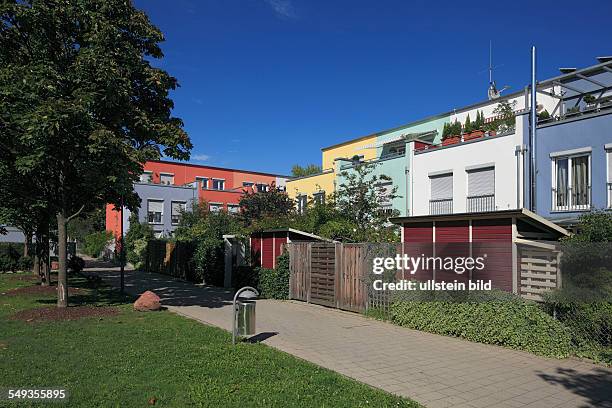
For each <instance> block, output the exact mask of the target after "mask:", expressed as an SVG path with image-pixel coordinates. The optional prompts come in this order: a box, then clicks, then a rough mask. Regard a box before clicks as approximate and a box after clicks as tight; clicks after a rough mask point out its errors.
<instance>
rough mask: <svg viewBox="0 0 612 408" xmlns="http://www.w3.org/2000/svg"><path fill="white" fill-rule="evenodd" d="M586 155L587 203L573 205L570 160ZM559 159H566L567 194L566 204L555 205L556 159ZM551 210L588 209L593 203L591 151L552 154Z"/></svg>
mask: <svg viewBox="0 0 612 408" xmlns="http://www.w3.org/2000/svg"><path fill="white" fill-rule="evenodd" d="M585 156H586V157H587V158H588V160H587V167H588V169H587V170H588V186H587V188H588V196H587V198H588V202H587V204H581V205H574V203H573V202H572V201H573V199H574V197H573V188H574V186H573V182H574V180H573V179H572V161H573V160H574V159H576V158H579V157H585ZM559 160H567V186H568V194H567V205H555V204H556V203H555V201H556V192H557V161H559ZM550 162H551V166H552V168H551V175H552V177H551V186H552V189H551V203H550V204H551V211H553V212H564V211H565V212H567V211H569V212H574V211H589V210H590V209H591V206H592V204H593V197H592V195H593V193H592V189H593V184H592V180H591V174H592V170H593V169H592V163H591V152H590V151H585V152H581V153H576V154H568V155H554V156H552V157H551V160H550Z"/></svg>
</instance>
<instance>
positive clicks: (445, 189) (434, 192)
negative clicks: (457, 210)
mask: <svg viewBox="0 0 612 408" xmlns="http://www.w3.org/2000/svg"><path fill="white" fill-rule="evenodd" d="M429 182H430V187H431V199H430V200H429V213H430V214H431V215H436V214H450V213H452V212H453V173H446V174H440V175H435V176H430V177H429Z"/></svg>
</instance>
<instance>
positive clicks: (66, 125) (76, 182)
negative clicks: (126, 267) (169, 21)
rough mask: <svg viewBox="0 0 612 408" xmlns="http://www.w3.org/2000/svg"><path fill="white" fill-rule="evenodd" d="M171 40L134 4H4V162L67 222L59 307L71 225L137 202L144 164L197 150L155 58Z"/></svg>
mask: <svg viewBox="0 0 612 408" xmlns="http://www.w3.org/2000/svg"><path fill="white" fill-rule="evenodd" d="M163 39H164V38H163V35H162V33H161V32H160V31H159V29H157V28H156V27H155V26H154V25H153V24H151V22H150V21H149V19H148V17H147V16H146V14H145V13H144V12H142V11H140V10H138V9H136V8H135V7H134V6H133V5H132V3H131V2H129V1H124V0H56V1H52V2H39V1H36V2H35V1H33V0H23V1H21V0H20V1H5V2H3V3H2V4H1V5H0V98H1V110H0V130H1V136H0V137H1V139H0V154H1V156H0V159H2V161H3V162H4V163H14V173H13V172H9V175H8V176H9V177H21V178H23V179H25V180H28V181H29V182H31V183H32V188H31V189H30V191H29V193H28V199H29V200H30V202H39V201H40V202H43V203H45V205H46V207H47V210H48V212H49V214H52V215H53V216H54V217H55V218H56V220H57V227H58V240H59V249H60V251H59V252H60V256H59V264H60V269H59V275H58V276H59V278H58V279H59V280H58V288H59V289H58V305H59V306H66V305H67V286H66V255H65V248H66V238H67V234H66V224H67V223H68V222H69V221H70V220H71V219H72V218H73V217H75V216H77V215H78V214H79V213H80V212H82V211H89V210H92V209H94V208H97V207H99V206H101V205H103V204H104V203H107V202H111V203H115V204H119V202H120V201H123V202H124V203H125V204H126V205H127V206H128V207H129V208H131V209H135V208H136V207H137V206H138V197H137V196H136V195H135V194H134V193H133V191H132V183H133V182H135V181H136V180H137V177H138V175H139V174H140V173H141V172H142V163H144V162H145V161H146V160H151V159H158V158H159V157H160V156H161V154H162V153H163V154H164V155H165V156H167V157H172V158H177V159H187V158H188V157H189V150H190V149H191V142H190V140H189V137H188V136H187V134H186V133H185V132H184V131H183V129H182V121H181V120H180V119H178V118H175V117H173V116H172V114H171V110H172V108H173V103H172V100H171V99H170V98H169V92H170V91H171V90H173V89H175V88H176V87H177V81H176V79H175V78H173V77H171V76H170V75H169V74H168V73H167V72H165V71H164V70H162V69H159V68H155V67H153V66H152V65H151V63H150V60H152V59H158V58H161V57H162V56H163V54H162V51H161V48H160V47H159V43H160V42H161V41H163ZM1 171H3V172H4V171H6V169H5V168H1ZM0 176H3V177H4V174H0ZM15 194H16V193H15Z"/></svg>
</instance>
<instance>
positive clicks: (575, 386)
mask: <svg viewBox="0 0 612 408" xmlns="http://www.w3.org/2000/svg"><path fill="white" fill-rule="evenodd" d="M538 376H540V378H542V379H544V380H545V381H547V382H549V383H551V384H559V385H562V386H563V387H565V388H566V389H567V390H569V391H571V392H573V393H574V394H576V395H580V396H582V397H586V398H588V399H589V402H590V404H592V406H596V407H600V408H612V371H610V370H607V369H604V368H594V369H593V370H592V372H591V373H590V374H584V373H579V372H578V371H576V370H572V369H563V368H558V369H557V373H556V374H547V373H538Z"/></svg>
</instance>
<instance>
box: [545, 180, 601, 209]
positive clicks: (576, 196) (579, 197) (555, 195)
mask: <svg viewBox="0 0 612 408" xmlns="http://www.w3.org/2000/svg"><path fill="white" fill-rule="evenodd" d="M551 202H552V210H553V211H584V210H590V209H591V186H582V187H576V186H569V187H565V188H553V189H552V200H551Z"/></svg>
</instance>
